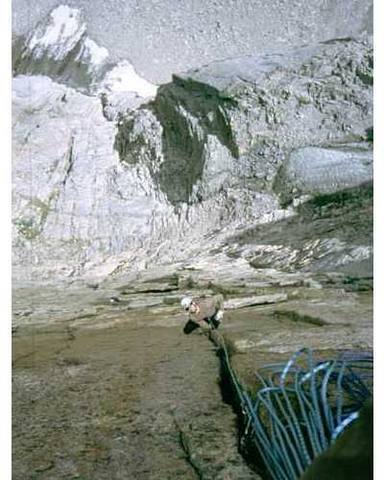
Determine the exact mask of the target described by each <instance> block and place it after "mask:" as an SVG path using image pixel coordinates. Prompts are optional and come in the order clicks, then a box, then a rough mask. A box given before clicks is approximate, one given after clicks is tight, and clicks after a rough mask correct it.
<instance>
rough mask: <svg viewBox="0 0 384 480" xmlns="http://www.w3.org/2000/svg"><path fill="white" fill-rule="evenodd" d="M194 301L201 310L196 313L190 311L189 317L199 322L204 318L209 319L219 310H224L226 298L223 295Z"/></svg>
mask: <svg viewBox="0 0 384 480" xmlns="http://www.w3.org/2000/svg"><path fill="white" fill-rule="evenodd" d="M194 302H195V303H196V304H197V305H198V306H199V311H198V312H196V313H191V312H189V319H190V320H192V321H193V322H196V323H199V324H200V323H201V322H203V321H204V320H209V319H210V318H212V317H213V316H215V315H216V314H217V312H219V311H223V310H224V298H223V296H222V295H215V296H214V297H209V298H202V299H197V300H195V299H194Z"/></svg>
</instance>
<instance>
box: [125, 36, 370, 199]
mask: <svg viewBox="0 0 384 480" xmlns="http://www.w3.org/2000/svg"><path fill="white" fill-rule="evenodd" d="M359 72H360V73H359ZM371 80H372V48H371V45H370V41H369V40H368V39H367V40H359V41H355V40H349V41H335V42H330V43H327V44H322V45H315V46H312V47H302V48H295V49H292V50H290V51H289V52H285V53H284V54H266V55H261V56H254V57H245V58H238V59H230V60H226V61H223V62H216V63H213V64H211V65H208V66H206V67H203V68H201V69H199V70H196V71H191V72H188V73H186V74H183V75H175V76H174V80H173V82H172V83H170V84H168V85H165V86H162V87H161V88H160V89H159V93H158V95H157V97H156V100H155V102H154V104H153V106H151V109H150V111H149V112H148V114H147V115H148V116H151V117H152V118H153V115H155V117H156V119H157V121H158V122H160V124H161V126H162V151H161V154H160V153H159V150H158V148H157V146H156V145H152V146H151V147H150V149H147V154H149V156H152V157H153V159H152V164H156V165H157V167H156V172H155V174H154V179H155V182H156V183H157V184H159V186H160V188H161V190H162V191H163V192H164V193H165V194H166V195H167V198H168V200H169V201H170V202H171V203H173V204H178V203H180V202H189V203H194V202H196V201H201V200H202V199H207V198H209V197H210V196H212V195H215V194H216V193H217V192H218V191H220V190H221V189H223V188H224V189H225V188H226V187H228V186H238V185H241V187H242V189H243V191H244V190H247V189H249V190H251V191H255V190H258V191H262V190H268V189H270V187H271V185H272V183H273V180H274V178H275V176H276V173H277V170H278V168H279V167H280V166H281V165H282V164H283V163H285V162H286V160H287V158H288V155H289V153H290V152H291V151H292V150H293V149H297V148H299V147H304V146H307V145H323V144H326V143H330V142H351V141H353V140H361V139H363V138H365V136H366V130H367V129H368V128H369V127H370V126H371V123H372V82H371ZM346 105H348V108H346ZM143 115H144V114H143V113H142V112H140V114H139V115H138V116H136V118H133V119H132V117H130V118H128V119H127V120H126V121H125V122H124V121H122V122H121V125H120V128H119V134H118V139H119V148H118V150H119V153H120V157H121V158H122V160H123V161H124V160H125V159H129V158H131V154H130V153H129V152H130V151H132V146H133V149H135V148H136V146H137V144H140V145H143V144H144V143H145V139H144V138H142V140H138V139H137V138H136V137H135V140H134V142H132V140H131V136H130V135H131V134H128V136H126V138H125V131H126V130H128V131H129V130H130V129H133V130H134V131H135V132H138V131H139V130H140V129H141V130H142V129H143V127H142V125H143V123H144V122H143ZM132 122H133V123H134V126H132ZM137 124H138V125H137ZM144 136H145V133H144ZM142 137H143V136H142ZM150 150H152V153H151V152H150ZM160 156H162V158H163V159H162V160H161V161H159V158H160ZM148 158H149V157H148ZM128 161H129V160H128ZM323 172H324V170H323ZM357 176H358V174H357ZM317 180H319V181H320V182H321V183H323V184H324V185H325V184H327V183H328V184H329V179H328V182H327V179H326V177H325V175H323V177H322V178H320V176H318V178H317ZM324 188H326V187H324Z"/></svg>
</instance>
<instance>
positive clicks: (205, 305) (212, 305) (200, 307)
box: [181, 295, 224, 334]
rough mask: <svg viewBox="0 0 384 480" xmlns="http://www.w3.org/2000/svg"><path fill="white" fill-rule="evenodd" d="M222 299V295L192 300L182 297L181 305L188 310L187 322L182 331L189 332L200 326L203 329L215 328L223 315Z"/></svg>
mask: <svg viewBox="0 0 384 480" xmlns="http://www.w3.org/2000/svg"><path fill="white" fill-rule="evenodd" d="M223 304H224V299H223V296H222V295H215V296H214V297H210V298H203V299H201V300H194V299H193V298H191V297H184V298H183V299H182V300H181V307H182V308H183V309H184V310H185V311H186V312H188V322H187V323H186V324H185V326H184V330H183V331H184V333H186V334H189V333H191V332H193V331H194V330H196V329H197V328H199V327H200V328H201V329H202V330H203V331H204V330H213V329H217V328H218V327H219V325H220V324H221V321H222V319H223V315H224V307H223Z"/></svg>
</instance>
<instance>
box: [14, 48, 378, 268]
mask: <svg viewBox="0 0 384 480" xmlns="http://www.w3.org/2000/svg"><path fill="white" fill-rule="evenodd" d="M371 61H372V49H371V44H370V41H369V39H360V40H346V41H336V42H330V43H326V44H321V45H315V46H312V47H303V48H298V49H297V48H296V49H293V50H291V51H290V52H289V53H286V54H285V55H278V54H273V55H262V56H257V57H246V58H244V59H234V60H228V61H225V62H218V63H215V64H213V65H211V66H207V67H205V68H203V69H201V70H199V71H192V72H189V73H187V74H184V75H179V76H175V77H174V81H173V82H172V83H171V84H168V85H164V86H163V87H161V88H160V89H159V92H158V95H157V96H156V99H155V100H154V101H153V102H150V103H148V104H146V105H142V106H141V107H140V108H139V109H136V110H129V111H128V112H127V113H125V114H121V113H118V111H119V100H118V99H117V100H116V102H117V103H116V108H115V107H114V106H113V105H112V107H111V103H110V100H108V99H107V102H105V101H100V99H98V98H96V97H89V96H86V95H82V94H81V93H79V92H76V91H75V90H73V89H71V88H68V87H66V86H64V85H58V84H56V83H54V82H52V81H51V80H49V79H48V78H47V77H27V76H19V77H17V78H16V79H15V81H14V122H15V128H14V185H15V187H14V226H15V249H14V252H15V255H14V258H15V264H16V269H15V270H14V271H15V275H16V276H20V277H22V276H28V275H30V276H33V275H40V276H41V275H44V276H46V277H51V276H54V275H68V276H73V275H77V274H84V273H87V274H88V275H89V276H95V275H104V274H108V273H111V272H115V273H116V272H118V271H121V270H125V269H133V270H136V269H141V268H145V267H147V266H150V265H152V264H158V263H161V264H165V263H167V262H179V261H185V260H186V259H196V258H197V257H198V255H199V254H200V253H202V252H203V253H204V254H206V253H207V252H209V251H210V250H212V251H214V250H215V249H218V251H221V250H222V249H223V244H224V245H225V243H226V238H227V237H228V235H231V234H233V233H234V232H235V231H237V232H238V231H241V229H244V228H246V227H249V225H257V224H260V223H265V222H270V221H276V220H279V219H280V220H281V219H282V218H284V217H286V216H287V215H291V214H292V213H293V210H292V209H288V210H284V209H282V208H281V206H280V205H279V201H278V196H277V195H276V193H275V192H274V191H273V189H272V187H273V185H274V182H275V179H276V178H277V175H278V172H279V168H280V167H281V166H282V165H285V163H286V162H289V158H291V157H290V155H291V152H292V151H293V150H297V149H300V148H304V147H308V146H312V147H316V146H323V145H324V144H329V143H332V142H333V143H336V142H341V143H343V144H346V143H348V142H351V141H352V140H353V141H355V142H356V140H359V139H360V140H361V139H362V138H364V137H365V135H366V133H365V132H366V129H367V128H368V127H370V126H371V125H372V118H371V109H372V84H371V78H372V68H371V67H372V62H371ZM116 98H118V97H116ZM109 108H111V110H108V109H109ZM123 111H124V109H123ZM113 118H118V123H117V126H116V125H115V124H114V123H113V122H111V121H110V120H109V119H113ZM348 148H349V147H348ZM354 148H355V147H354ZM344 153H345V152H344ZM343 158H344V157H343ZM348 158H349V157H348ZM353 158H354V157H353ZM359 158H360V157H359ZM364 158H365V157H364ZM348 161H350V160H348ZM362 161H363V160H362ZM364 161H365V160H364ZM364 161H363V163H364ZM317 163H318V164H319V161H317ZM288 165H289V163H288ZM351 165H352V167H353V169H356V165H355V164H354V163H351ZM364 172H365V170H364ZM325 173H326V170H325V169H323V170H321V169H320V170H319V173H318V177H319V181H320V183H321V184H322V185H323V186H324V189H325V190H324V191H332V189H331V190H329V188H330V184H331V183H332V182H331V183H330V180H332V181H333V179H329V177H327V175H325ZM360 173H361V172H360ZM360 173H359V172H357V170H356V175H355V177H356V178H357V179H358V177H361V175H362V174H361V175H360ZM364 175H365V173H364ZM364 179H365V177H364ZM364 179H362V180H364ZM342 183H343V182H341V183H340V186H343V185H344V184H343V185H341V184H342ZM355 183H356V184H357V183H358V180H356V182H355ZM337 188H339V187H337ZM289 189H291V186H290V185H288V184H287V191H288V190H289ZM327 189H328V190H327ZM279 193H281V189H280V191H279ZM283 193H284V192H283ZM317 240H318V239H317V238H316V237H315V238H312V239H310V240H309V241H310V243H309V245H308V248H309V249H310V251H311V252H312V251H313V248H312V246H311V245H312V243H313V242H316V241H317ZM322 241H324V242H326V244H327V245H328V246H329V245H330V247H329V248H328V247H327V248H328V251H333V250H334V249H336V250H340V249H339V247H338V245H339V243H338V242H337V241H336V243H335V242H334V241H333V240H332V239H331V241H330V239H329V238H326V239H323V240H322ZM311 242H312V243H311ZM329 242H330V243H329ZM360 246H361V245H360ZM365 246H366V245H365ZM284 248H285V247H284ZM284 248H283V250H284ZM235 250H236V249H235ZM288 250H289V249H288ZM241 255H243V253H241ZM244 255H246V258H247V261H253V260H255V255H253V256H252V255H248V254H247V253H244ZM288 256H289V257H291V256H292V255H291V253H289V255H288ZM360 257H361V256H360ZM360 257H359V258H360ZM300 258H301V256H300ZM308 258H310V259H312V260H313V258H314V257H313V256H311V255H310V256H309V257H308ZM365 258H366V257H364V259H365ZM364 259H363V260H364ZM275 260H276V262H275V263H274V266H279V265H280V264H284V262H286V255H285V254H284V255H283V256H282V257H281V256H277V257H276V259H275ZM312 260H308V261H309V264H310V262H311V261H312ZM360 260H361V258H360ZM308 261H307V257H305V261H304V259H302V262H301V263H303V265H301V267H303V266H308ZM306 262H307V263H306ZM296 263H297V262H296Z"/></svg>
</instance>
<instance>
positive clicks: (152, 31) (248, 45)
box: [12, 0, 372, 83]
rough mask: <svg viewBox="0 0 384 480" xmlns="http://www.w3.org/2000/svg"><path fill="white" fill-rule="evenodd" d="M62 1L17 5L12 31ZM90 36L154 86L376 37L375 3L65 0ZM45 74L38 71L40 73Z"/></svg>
mask: <svg viewBox="0 0 384 480" xmlns="http://www.w3.org/2000/svg"><path fill="white" fill-rule="evenodd" d="M58 3H60V2H58V1H57V0H35V1H34V2H33V3H31V2H30V1H29V0H14V1H13V2H12V7H13V29H14V32H15V33H16V34H17V35H20V34H25V33H26V32H28V31H29V30H30V29H31V28H32V27H33V26H34V25H35V24H36V23H37V22H38V21H39V20H41V19H42V17H43V16H45V15H47V14H48V13H49V11H50V10H51V9H52V8H53V7H55V6H57V5H58ZM62 3H64V4H67V5H69V6H71V7H75V8H81V9H83V11H84V16H85V17H86V18H87V22H88V28H89V33H90V35H91V37H92V38H93V39H94V40H95V41H96V42H97V43H98V44H99V45H103V46H105V47H106V48H108V50H109V51H110V52H111V56H112V60H113V61H118V60H121V59H126V58H128V59H130V61H131V62H132V63H133V65H134V66H135V68H137V70H138V72H139V73H140V74H141V75H143V76H144V77H145V78H147V79H148V80H150V81H152V82H154V83H163V82H167V81H170V79H171V75H172V73H175V72H182V71H185V70H187V69H189V68H196V67H200V66H201V65H202V64H206V63H210V62H212V61H216V60H222V59H225V58H229V57H235V56H244V55H254V54H255V53H261V52H265V51H283V50H284V49H285V48H287V47H289V46H291V45H302V44H306V43H316V42H319V41H323V40H328V39H330V38H340V37H348V36H356V35H358V34H359V33H360V32H362V31H368V32H372V0H332V1H330V0H327V1H324V2H319V1H318V0H306V1H301V0H268V2H266V1H264V0H214V1H212V2H206V1H204V0H194V1H193V2H180V1H178V0H147V1H145V2H140V1H137V0H113V1H112V0H92V2H90V1H89V0H66V1H65V2H62ZM39 73H40V72H39Z"/></svg>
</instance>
